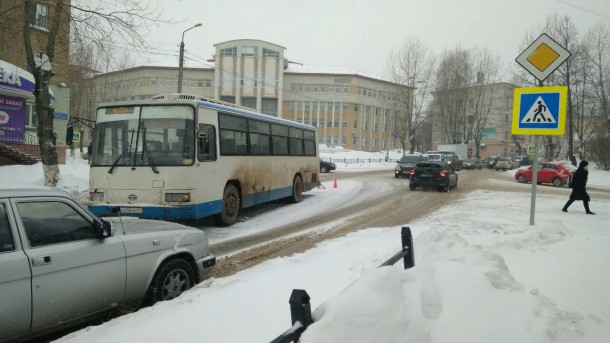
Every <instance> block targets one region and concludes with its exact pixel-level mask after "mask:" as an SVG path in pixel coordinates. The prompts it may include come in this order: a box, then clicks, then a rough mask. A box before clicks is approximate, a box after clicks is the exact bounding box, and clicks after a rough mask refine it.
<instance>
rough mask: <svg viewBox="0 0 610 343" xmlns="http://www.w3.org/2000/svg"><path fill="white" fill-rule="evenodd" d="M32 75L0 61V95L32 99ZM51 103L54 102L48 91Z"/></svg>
mask: <svg viewBox="0 0 610 343" xmlns="http://www.w3.org/2000/svg"><path fill="white" fill-rule="evenodd" d="M34 84H35V81H34V75H32V74H31V73H30V72H28V71H27V70H24V69H21V68H19V67H17V66H16V65H13V64H11V63H8V62H5V61H3V60H0V95H7V96H14V97H18V98H23V99H31V100H33V99H34V93H33V92H34ZM49 93H50V95H51V102H53V101H54V100H55V96H54V95H53V92H52V91H51V90H50V89H49Z"/></svg>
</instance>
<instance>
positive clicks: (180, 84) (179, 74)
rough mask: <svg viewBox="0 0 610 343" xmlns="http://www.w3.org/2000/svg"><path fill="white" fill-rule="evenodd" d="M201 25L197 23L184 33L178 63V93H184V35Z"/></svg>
mask: <svg viewBox="0 0 610 343" xmlns="http://www.w3.org/2000/svg"><path fill="white" fill-rule="evenodd" d="M201 25H202V24H201V23H197V24H195V25H193V26H191V27H189V28H188V29H186V30H184V31H182V39H181V40H180V61H178V93H182V70H183V68H184V33H185V32H186V31H188V30H191V29H194V28H196V27H199V26H201Z"/></svg>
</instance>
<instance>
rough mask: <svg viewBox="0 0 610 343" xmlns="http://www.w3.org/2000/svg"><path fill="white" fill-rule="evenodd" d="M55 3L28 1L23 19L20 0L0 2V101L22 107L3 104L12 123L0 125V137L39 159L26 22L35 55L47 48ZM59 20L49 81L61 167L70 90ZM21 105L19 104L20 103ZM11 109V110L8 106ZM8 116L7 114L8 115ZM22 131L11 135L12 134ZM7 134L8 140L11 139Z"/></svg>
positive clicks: (66, 33) (65, 38)
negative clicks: (28, 11) (29, 70)
mask: <svg viewBox="0 0 610 343" xmlns="http://www.w3.org/2000/svg"><path fill="white" fill-rule="evenodd" d="M55 3H56V2H55V1H53V0H50V1H45V2H42V1H41V2H32V9H31V12H32V13H34V15H33V16H32V17H31V18H27V19H26V16H25V9H24V2H23V0H2V1H1V2H0V100H3V101H2V102H3V103H4V104H6V103H10V104H20V105H18V106H17V105H14V106H8V107H7V106H5V108H4V109H3V108H0V111H4V112H7V111H8V112H7V113H8V114H9V117H10V121H11V122H10V123H8V122H7V123H2V124H0V133H3V135H2V136H4V137H5V139H2V137H1V136H0V140H3V141H4V143H6V144H10V145H11V146H13V147H16V148H17V149H19V150H24V151H27V152H28V153H29V154H31V155H35V156H40V152H39V150H38V147H37V134H36V128H37V124H38V123H37V119H36V118H37V117H36V111H35V102H34V95H33V93H32V91H33V89H34V84H33V80H34V78H33V76H32V75H31V74H30V73H29V72H28V67H27V56H26V50H25V44H24V35H23V26H24V21H25V20H29V21H30V25H31V29H32V30H31V45H32V49H33V51H34V52H39V51H43V50H44V49H45V48H46V44H47V40H48V37H49V29H50V26H51V18H52V17H53V15H54V12H55ZM70 3H71V2H70V1H69V0H65V1H64V11H66V12H67V13H69V6H70ZM66 18H67V17H62V20H61V24H60V27H59V30H58V34H57V40H56V45H55V58H54V60H53V72H54V76H53V77H52V78H51V82H50V86H49V88H50V89H51V92H52V93H53V96H54V99H55V100H54V109H55V115H54V118H55V119H54V121H53V125H54V129H55V132H56V134H57V137H58V139H57V154H58V159H59V163H65V155H66V154H65V151H66V149H65V139H64V137H66V130H67V124H68V120H69V117H70V111H69V107H70V106H69V103H70V88H69V85H68V84H67V80H68V75H67V74H68V58H69V37H70V25H69V22H68V21H67V19H66ZM21 104H22V105H21ZM9 107H10V108H9ZM9 112H10V113H9ZM18 131H19V132H20V133H19V134H17V135H16V134H15V132H18ZM9 136H11V137H10V138H9ZM12 158H13V157H9V156H8V155H4V158H2V156H0V163H4V164H10V163H15V161H14V160H12Z"/></svg>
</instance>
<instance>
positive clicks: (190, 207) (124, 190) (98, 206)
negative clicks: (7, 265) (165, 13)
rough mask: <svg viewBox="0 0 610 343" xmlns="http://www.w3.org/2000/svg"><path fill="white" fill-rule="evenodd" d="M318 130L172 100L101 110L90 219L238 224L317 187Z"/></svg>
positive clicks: (191, 99)
mask: <svg viewBox="0 0 610 343" xmlns="http://www.w3.org/2000/svg"><path fill="white" fill-rule="evenodd" d="M319 168H320V165H319V157H318V149H317V139H316V129H315V127H313V126H310V125H304V124H300V123H297V122H294V121H290V120H285V119H281V118H277V117H273V116H269V115H265V114H261V113H257V112H255V111H254V110H252V109H248V108H245V107H241V106H235V105H232V104H229V103H225V102H221V101H216V100H211V99H203V98H196V97H195V96H192V95H186V94H168V95H161V96H156V97H153V98H152V99H151V100H142V101H123V102H115V103H105V104H101V105H100V106H98V108H97V120H96V126H95V132H94V138H93V152H92V156H91V168H90V179H89V190H90V194H89V196H90V199H89V200H90V204H89V208H90V209H91V211H92V212H93V213H95V214H97V215H99V216H114V215H128V216H136V217H141V218H153V219H164V220H194V219H200V218H203V217H207V216H211V215H215V218H216V219H217V223H218V224H219V225H222V226H229V225H231V224H233V223H234V222H235V221H236V219H237V215H238V213H239V210H240V209H241V208H245V207H249V206H253V205H256V204H261V203H264V202H268V201H272V200H276V199H280V198H288V199H290V200H291V201H292V202H294V203H298V202H300V201H301V200H302V193H303V192H305V191H308V190H311V189H312V188H314V187H316V186H317V185H318V177H319V175H318V174H319Z"/></svg>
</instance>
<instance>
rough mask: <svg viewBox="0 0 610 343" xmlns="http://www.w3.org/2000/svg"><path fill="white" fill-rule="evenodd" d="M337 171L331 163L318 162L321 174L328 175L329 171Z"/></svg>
mask: <svg viewBox="0 0 610 343" xmlns="http://www.w3.org/2000/svg"><path fill="white" fill-rule="evenodd" d="M335 169H337V166H336V165H335V164H334V163H332V162H326V161H323V160H320V172H321V173H330V171H331V170H335Z"/></svg>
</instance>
